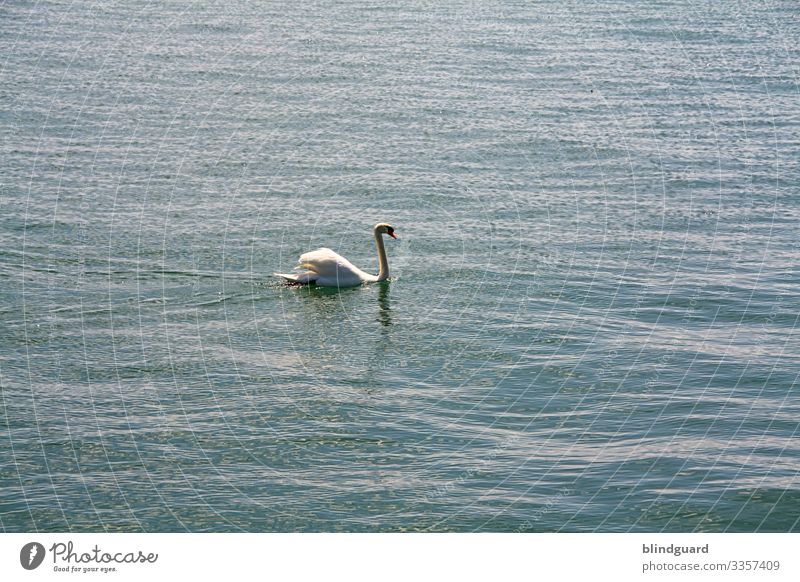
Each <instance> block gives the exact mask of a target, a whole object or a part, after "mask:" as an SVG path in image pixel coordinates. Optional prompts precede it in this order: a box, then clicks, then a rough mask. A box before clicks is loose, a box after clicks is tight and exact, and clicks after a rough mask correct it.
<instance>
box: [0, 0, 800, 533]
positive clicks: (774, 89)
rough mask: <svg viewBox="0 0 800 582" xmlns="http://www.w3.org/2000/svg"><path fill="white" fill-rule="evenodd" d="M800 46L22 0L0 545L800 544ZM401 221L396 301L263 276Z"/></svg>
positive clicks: (772, 14) (476, 14)
mask: <svg viewBox="0 0 800 582" xmlns="http://www.w3.org/2000/svg"><path fill="white" fill-rule="evenodd" d="M797 38H800V18H799V16H798V11H797V5H796V3H795V2H793V1H791V0H786V1H768V2H752V3H748V2H741V3H740V2H694V1H691V2H689V1H686V2H677V1H676V2H670V1H664V2H577V1H575V2H573V1H569V0H567V1H563V0H559V1H552V2H536V3H532V2H521V1H519V2H495V1H490V2H446V3H438V2H421V1H418V2H413V3H407V4H405V7H403V8H398V7H396V6H393V5H391V4H389V3H381V2H378V3H376V2H346V3H336V2H317V3H311V4H310V5H303V6H300V5H295V4H293V3H282V2H265V1H259V0H256V1H242V0H235V1H233V2H208V1H200V2H143V1H137V0H133V1H127V2H111V1H102V0H101V1H97V2H91V3H73V2H67V1H41V2H38V1H37V2H33V1H17V0H10V1H6V2H4V3H2V5H0V67H1V68H0V132H2V140H1V141H0V153H1V158H0V159H1V161H0V326H1V327H0V329H2V332H1V333H0V389H1V390H0V396H1V397H2V398H1V399H0V406H1V407H0V528H2V530H3V531H33V530H35V531H63V530H71V531H119V530H124V531H241V530H246V531H339V530H345V531H408V530H415V531H512V532H513V531H529V532H534V531H615V532H621V531H790V530H799V529H800V522H799V521H798V520H799V519H800V511H799V510H798V507H800V438H798V437H799V436H800V435H798V431H799V429H800V399H799V398H798V396H800V387H798V384H797V382H798V372H800V338H798V333H797V324H798V315H799V314H800V293H798V285H800V273H798V264H800V242H799V241H800V236H798V235H800V232H799V231H798V221H799V220H800V191H799V190H798V183H800V139H799V138H798V135H800V99H798V96H799V95H800V93H799V92H798V83H797V72H798V68H797V63H798V62H800V50H798V45H797V42H796V41H797ZM381 221H387V222H391V223H392V224H393V225H394V226H395V227H396V229H397V233H398V235H399V236H400V238H401V240H399V241H393V240H388V239H387V248H388V255H389V264H390V267H391V273H392V280H391V281H390V282H389V283H385V284H374V285H368V286H364V287H361V288H355V289H347V290H342V291H338V290H331V289H309V288H291V287H285V286H281V285H280V284H278V283H277V281H276V280H275V279H274V278H273V277H272V275H271V274H272V272H274V271H282V272H286V271H288V270H290V269H291V268H292V267H293V266H294V264H295V262H296V260H297V257H298V256H299V255H300V254H301V253H303V252H305V251H308V250H312V249H315V248H317V247H320V246H327V247H330V248H333V249H334V250H337V251H338V252H340V253H341V254H343V255H345V256H346V257H348V258H349V259H350V260H352V261H353V262H354V263H355V264H357V265H359V266H361V267H362V268H365V269H366V270H369V271H372V272H377V259H376V254H375V247H374V243H373V241H372V238H371V228H372V226H373V225H374V224H375V223H376V222H381Z"/></svg>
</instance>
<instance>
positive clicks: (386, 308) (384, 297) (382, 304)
mask: <svg viewBox="0 0 800 582" xmlns="http://www.w3.org/2000/svg"><path fill="white" fill-rule="evenodd" d="M390 286H391V283H389V281H382V282H380V283H378V321H380V322H381V325H382V326H384V327H389V326H390V325H392V307H391V305H390V304H389V287H390Z"/></svg>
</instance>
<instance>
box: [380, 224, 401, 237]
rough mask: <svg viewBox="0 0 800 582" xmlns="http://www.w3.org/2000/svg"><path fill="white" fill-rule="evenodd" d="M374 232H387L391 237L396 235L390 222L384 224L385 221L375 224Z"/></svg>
mask: <svg viewBox="0 0 800 582" xmlns="http://www.w3.org/2000/svg"><path fill="white" fill-rule="evenodd" d="M375 233H376V234H388V235H389V236H390V237H392V238H397V235H396V234H395V233H394V227H393V226H392V225H391V224H386V223H385V222H381V223H379V224H376V225H375Z"/></svg>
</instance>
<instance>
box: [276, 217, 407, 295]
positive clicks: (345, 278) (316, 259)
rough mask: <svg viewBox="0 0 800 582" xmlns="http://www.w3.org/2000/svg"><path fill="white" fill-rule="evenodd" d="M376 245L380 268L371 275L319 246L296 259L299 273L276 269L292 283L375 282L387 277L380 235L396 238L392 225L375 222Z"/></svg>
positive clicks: (339, 284) (340, 284)
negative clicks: (281, 271) (375, 273)
mask: <svg viewBox="0 0 800 582" xmlns="http://www.w3.org/2000/svg"><path fill="white" fill-rule="evenodd" d="M373 234H374V235H375V246H376V247H377V249H378V263H379V264H380V271H379V272H378V274H377V275H370V274H369V273H366V272H364V271H362V270H361V269H359V268H358V267H356V266H355V265H354V264H353V263H351V262H350V261H348V260H347V259H345V258H344V257H343V256H342V255H340V254H338V253H335V252H333V251H332V250H331V249H326V248H321V249H317V250H315V251H311V252H308V253H305V254H304V255H301V256H300V260H299V261H297V267H295V270H296V271H300V272H299V273H289V274H287V273H275V275H277V276H278V277H283V278H284V279H286V280H287V281H289V282H290V283H293V284H295V285H308V284H312V283H313V284H315V285H320V286H322V287H355V286H356V285H361V284H362V283H376V282H378V281H385V280H386V279H388V278H389V262H388V261H387V259H386V249H385V248H384V246H383V236H382V235H384V234H388V235H389V236H390V237H392V238H397V237H396V236H395V234H394V228H393V227H392V226H391V225H388V224H385V223H381V224H376V225H375V228H374V229H373Z"/></svg>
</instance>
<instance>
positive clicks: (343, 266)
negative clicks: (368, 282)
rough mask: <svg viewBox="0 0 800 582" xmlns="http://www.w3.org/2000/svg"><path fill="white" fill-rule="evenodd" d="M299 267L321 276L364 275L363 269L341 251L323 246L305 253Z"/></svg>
mask: <svg viewBox="0 0 800 582" xmlns="http://www.w3.org/2000/svg"><path fill="white" fill-rule="evenodd" d="M296 268H297V269H308V270H309V271H313V272H314V273H316V274H317V275H319V276H320V277H326V278H328V277H333V278H336V277H349V276H356V277H360V276H361V275H362V273H363V272H362V271H361V269H359V268H358V267H356V266H355V265H353V263H351V262H350V261H348V260H347V259H345V258H344V257H343V256H342V255H340V254H339V253H336V252H334V251H332V250H331V249H326V248H324V247H323V248H321V249H317V250H315V251H311V252H308V253H305V254H304V255H301V256H300V260H299V261H297V267H296Z"/></svg>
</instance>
